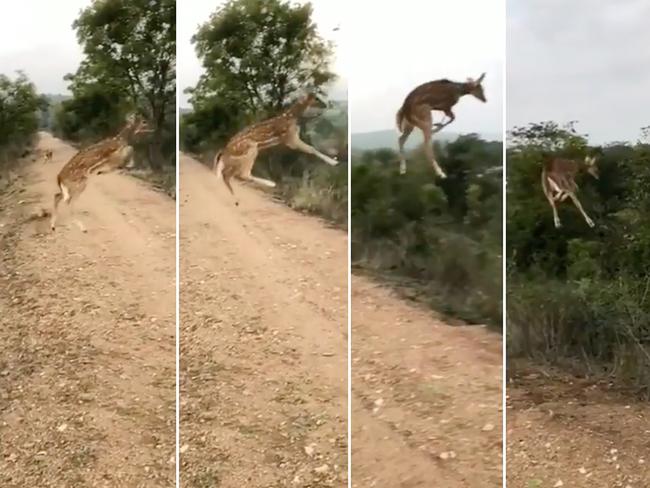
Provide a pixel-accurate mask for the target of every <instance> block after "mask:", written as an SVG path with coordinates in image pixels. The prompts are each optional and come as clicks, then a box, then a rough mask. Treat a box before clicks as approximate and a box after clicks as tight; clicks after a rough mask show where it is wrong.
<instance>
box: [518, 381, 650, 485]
mask: <svg viewBox="0 0 650 488" xmlns="http://www.w3.org/2000/svg"><path fill="white" fill-rule="evenodd" d="M507 392H508V411H507V413H508V415H507V419H508V426H507V428H508V430H507V439H508V450H507V459H508V486H509V487H512V488H547V487H548V488H551V487H562V486H565V487H582V486H584V487H589V488H619V487H621V488H644V487H646V486H649V484H650V481H649V480H650V405H649V404H648V403H646V402H640V401H638V400H637V401H634V400H633V399H632V398H631V397H629V396H627V397H626V396H623V395H621V394H620V393H616V392H615V391H612V390H611V389H609V388H608V387H607V385H603V384H594V383H593V382H591V383H590V382H587V381H585V380H578V379H576V378H571V377H568V376H566V375H560V374H552V375H551V376H547V375H544V374H540V373H538V372H526V373H522V374H521V375H518V377H517V378H516V379H514V381H513V382H512V383H511V384H510V385H508V389H507Z"/></svg>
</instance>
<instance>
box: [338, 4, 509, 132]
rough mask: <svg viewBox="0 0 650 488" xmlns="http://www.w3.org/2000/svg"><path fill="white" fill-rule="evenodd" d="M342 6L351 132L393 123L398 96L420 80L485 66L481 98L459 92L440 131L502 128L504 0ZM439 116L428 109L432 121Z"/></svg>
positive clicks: (476, 71)
mask: <svg viewBox="0 0 650 488" xmlns="http://www.w3.org/2000/svg"><path fill="white" fill-rule="evenodd" d="M346 11H347V26H348V29H349V30H350V35H349V36H348V45H349V47H350V49H349V51H350V54H349V56H350V58H351V59H354V63H350V64H349V67H350V72H349V79H350V94H349V98H350V107H351V119H350V122H351V126H352V131H353V132H367V131H373V130H381V129H393V128H394V127H395V113H396V112H397V110H398V109H399V107H400V106H401V105H402V102H403V101H404V98H405V97H406V95H407V94H408V93H409V92H410V91H411V90H412V89H413V88H415V87H416V86H417V85H419V84H421V83H424V82H427V81H431V80H436V79H440V78H449V79H451V80H454V81H465V80H466V78H468V77H472V78H476V77H478V76H479V75H480V74H481V73H482V72H484V71H485V72H487V74H486V77H485V82H484V89H485V93H486V96H487V100H488V101H487V104H483V103H482V102H480V101H479V100H477V99H475V98H470V97H463V98H462V99H461V100H460V101H459V102H458V104H457V105H456V107H455V109H454V113H455V114H456V117H457V118H456V120H455V121H454V123H453V124H452V125H450V126H449V127H448V128H447V129H446V130H448V131H452V132H463V133H465V132H479V133H489V134H499V135H500V134H501V133H502V130H503V96H502V94H503V92H502V86H503V58H504V39H505V32H504V29H505V18H504V17H505V4H504V0H453V1H451V0H435V1H422V0H399V1H393V2H386V1H377V0H354V1H350V2H348V3H347V8H346ZM441 116H442V114H440V113H435V112H434V120H440V118H441Z"/></svg>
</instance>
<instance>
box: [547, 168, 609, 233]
mask: <svg viewBox="0 0 650 488" xmlns="http://www.w3.org/2000/svg"><path fill="white" fill-rule="evenodd" d="M583 171H584V172H587V173H589V174H590V175H591V176H593V177H594V178H596V179H598V166H596V158H594V157H590V156H586V157H585V159H584V161H575V160H572V159H561V158H547V159H546V160H545V161H544V167H543V169H542V190H543V191H544V195H545V196H546V199H547V200H548V203H549V204H550V205H551V208H552V209H553V222H554V224H555V228H557V229H559V228H560V226H561V225H562V224H561V223H560V217H559V216H558V214H557V208H556V206H555V204H556V202H563V201H565V200H566V199H567V198H570V199H571V201H572V202H573V204H574V205H575V206H576V208H577V209H578V210H579V211H580V213H581V214H582V216H583V217H584V219H585V222H587V225H588V226H589V227H593V226H594V225H595V224H594V221H593V220H591V219H590V218H589V216H588V215H587V213H586V212H585V211H584V209H583V208H582V205H581V204H580V200H578V197H577V196H576V192H577V191H578V185H577V184H576V182H575V178H576V176H577V175H578V173H580V172H583Z"/></svg>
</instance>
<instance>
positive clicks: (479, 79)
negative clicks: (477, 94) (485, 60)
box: [476, 73, 485, 83]
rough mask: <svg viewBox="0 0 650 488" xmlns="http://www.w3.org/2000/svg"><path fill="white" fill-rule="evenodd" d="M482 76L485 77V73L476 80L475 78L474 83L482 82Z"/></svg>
mask: <svg viewBox="0 0 650 488" xmlns="http://www.w3.org/2000/svg"><path fill="white" fill-rule="evenodd" d="M483 78H485V73H482V74H481V76H479V77H478V80H476V83H480V82H482V81H483Z"/></svg>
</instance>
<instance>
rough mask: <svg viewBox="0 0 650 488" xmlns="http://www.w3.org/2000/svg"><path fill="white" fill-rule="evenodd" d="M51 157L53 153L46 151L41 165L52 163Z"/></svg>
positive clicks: (49, 150)
mask: <svg viewBox="0 0 650 488" xmlns="http://www.w3.org/2000/svg"><path fill="white" fill-rule="evenodd" d="M52 155H53V152H52V150H51V149H48V150H47V151H45V153H44V155H43V164H45V163H47V162H49V161H52Z"/></svg>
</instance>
